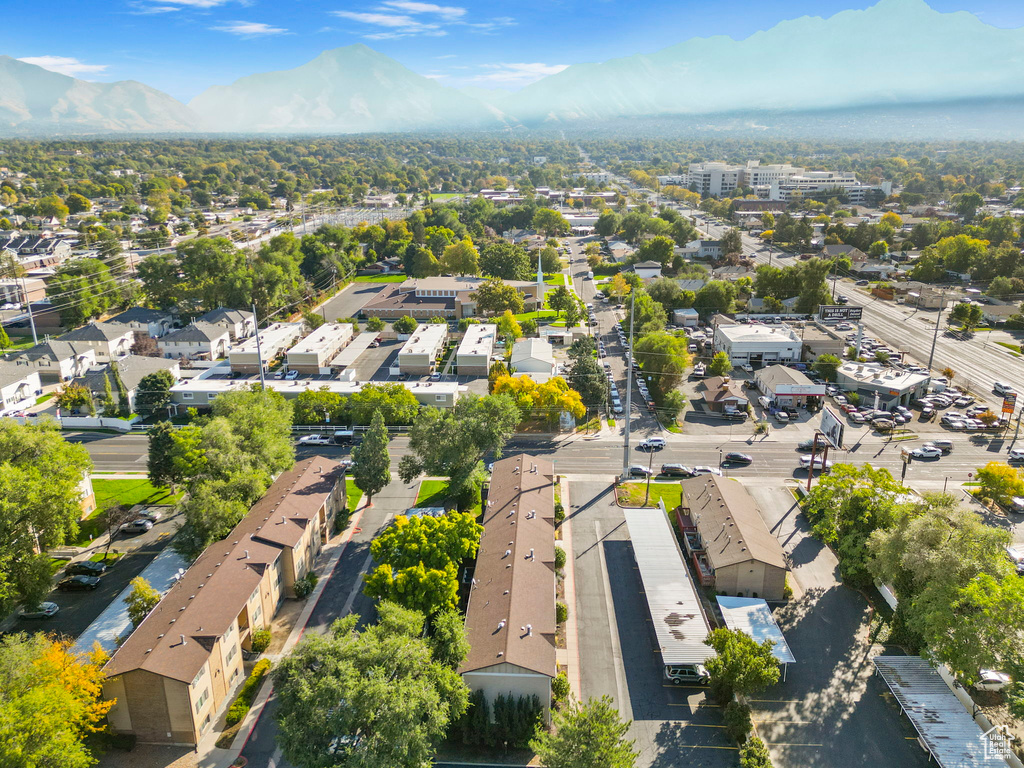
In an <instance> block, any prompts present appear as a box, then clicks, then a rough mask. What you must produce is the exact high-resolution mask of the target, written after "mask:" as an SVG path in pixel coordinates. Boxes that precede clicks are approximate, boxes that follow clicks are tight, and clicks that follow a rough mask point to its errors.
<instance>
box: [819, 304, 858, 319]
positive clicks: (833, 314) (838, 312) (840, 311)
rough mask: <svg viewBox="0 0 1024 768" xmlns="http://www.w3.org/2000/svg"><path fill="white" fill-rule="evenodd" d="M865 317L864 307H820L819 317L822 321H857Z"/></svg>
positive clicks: (824, 305)
mask: <svg viewBox="0 0 1024 768" xmlns="http://www.w3.org/2000/svg"><path fill="white" fill-rule="evenodd" d="M863 316H864V307H847V306H843V305H842V304H822V305H821V306H820V307H818V317H819V318H820V319H822V320H855V321H859V320H860V319H861V318H862V317H863Z"/></svg>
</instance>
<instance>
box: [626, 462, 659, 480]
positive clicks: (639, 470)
mask: <svg viewBox="0 0 1024 768" xmlns="http://www.w3.org/2000/svg"><path fill="white" fill-rule="evenodd" d="M653 474H654V470H651V469H648V468H647V467H645V466H644V465H643V464H634V465H633V466H631V467H630V468H629V476H630V477H650V476H651V475H653Z"/></svg>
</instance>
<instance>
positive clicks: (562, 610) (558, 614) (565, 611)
mask: <svg viewBox="0 0 1024 768" xmlns="http://www.w3.org/2000/svg"><path fill="white" fill-rule="evenodd" d="M568 618H569V606H568V605H566V604H565V603H563V602H562V601H561V600H559V601H558V602H557V603H555V622H556V623H558V624H565V622H566V620H567V619H568Z"/></svg>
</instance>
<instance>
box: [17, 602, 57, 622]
mask: <svg viewBox="0 0 1024 768" xmlns="http://www.w3.org/2000/svg"><path fill="white" fill-rule="evenodd" d="M59 610H60V606H59V605H57V604H56V603H51V602H49V601H47V602H45V603H40V604H39V605H37V606H36V607H35V608H22V609H21V610H20V611H19V612H18V615H19V616H20V617H21V618H23V619H52V618H53V617H54V616H56V615H57V611H59Z"/></svg>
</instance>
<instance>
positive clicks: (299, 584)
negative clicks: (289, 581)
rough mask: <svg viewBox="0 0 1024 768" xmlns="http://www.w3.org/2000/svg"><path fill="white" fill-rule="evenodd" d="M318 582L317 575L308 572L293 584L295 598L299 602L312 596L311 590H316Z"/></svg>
mask: <svg viewBox="0 0 1024 768" xmlns="http://www.w3.org/2000/svg"><path fill="white" fill-rule="evenodd" d="M317 581H319V579H318V578H317V575H316V574H315V573H313V571H310V572H309V573H307V574H306V575H305V576H303V577H302V578H301V579H299V580H298V581H296V582H295V596H296V597H297V598H299V599H300V600H303V599H305V598H307V597H309V596H310V595H311V594H313V590H314V589H315V588H316V583H317Z"/></svg>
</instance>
